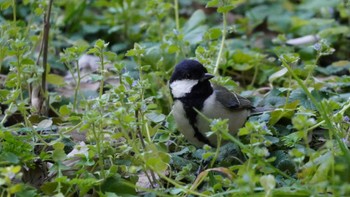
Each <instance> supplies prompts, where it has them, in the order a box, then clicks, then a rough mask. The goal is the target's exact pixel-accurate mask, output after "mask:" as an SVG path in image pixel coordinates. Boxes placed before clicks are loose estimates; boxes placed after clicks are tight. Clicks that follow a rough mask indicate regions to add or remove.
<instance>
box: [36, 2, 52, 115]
mask: <svg viewBox="0 0 350 197" xmlns="http://www.w3.org/2000/svg"><path fill="white" fill-rule="evenodd" d="M52 3H53V0H50V1H49V5H48V8H47V12H46V13H45V16H44V30H43V32H44V33H43V39H42V44H41V47H42V48H41V50H42V54H43V62H42V64H43V70H44V72H43V74H42V76H41V91H40V93H39V94H40V96H39V98H40V99H41V101H40V102H41V103H40V105H39V106H40V108H39V110H40V113H41V114H45V115H47V114H48V106H47V105H46V104H45V103H44V102H45V101H47V83H46V77H47V71H48V68H47V67H48V66H47V55H48V48H49V33H50V16H51V8H52ZM40 54H41V52H40ZM40 54H39V55H40ZM46 103H47V102H46Z"/></svg>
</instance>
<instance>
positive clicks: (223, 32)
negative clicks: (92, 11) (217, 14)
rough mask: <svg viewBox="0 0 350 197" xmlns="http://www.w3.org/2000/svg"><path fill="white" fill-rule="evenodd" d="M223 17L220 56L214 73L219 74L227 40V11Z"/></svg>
mask: <svg viewBox="0 0 350 197" xmlns="http://www.w3.org/2000/svg"><path fill="white" fill-rule="evenodd" d="M222 17H223V19H222V38H221V44H220V49H219V54H218V57H217V59H216V63H215V67H214V75H217V74H218V71H219V66H220V60H221V56H222V51H223V49H224V45H225V40H226V29H227V21H226V13H225V12H224V13H223V14H222Z"/></svg>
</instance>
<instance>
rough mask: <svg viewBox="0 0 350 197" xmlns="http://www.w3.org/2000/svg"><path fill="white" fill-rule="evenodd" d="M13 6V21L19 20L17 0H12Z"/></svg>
mask: <svg viewBox="0 0 350 197" xmlns="http://www.w3.org/2000/svg"><path fill="white" fill-rule="evenodd" d="M12 8H13V22H15V23H16V21H17V11H16V10H17V8H16V0H12Z"/></svg>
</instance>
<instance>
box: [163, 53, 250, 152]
mask: <svg viewBox="0 0 350 197" xmlns="http://www.w3.org/2000/svg"><path fill="white" fill-rule="evenodd" d="M213 77H214V75H212V74H210V73H208V71H207V69H206V68H205V67H204V66H203V65H202V64H201V63H200V62H198V61H197V60H193V59H185V60H183V61H181V62H180V63H178V64H177V65H176V66H175V69H174V71H173V73H172V75H171V77H170V80H169V88H170V93H171V96H172V98H173V107H172V114H173V117H174V119H175V123H176V125H177V129H178V130H179V131H180V132H181V133H182V134H183V135H184V136H185V138H186V139H187V141H189V142H190V143H191V144H193V145H195V146H197V147H202V146H203V145H204V144H207V145H209V146H217V136H216V135H211V136H209V137H208V136H206V132H208V131H210V123H209V121H208V118H209V119H219V118H221V119H228V128H229V131H230V133H231V134H235V133H237V132H238V130H239V128H241V127H243V126H244V124H245V122H246V120H247V118H248V117H249V115H250V114H251V112H252V111H253V110H254V106H253V105H252V103H251V101H250V100H248V99H247V98H244V97H242V96H240V95H238V94H236V93H234V92H230V91H229V90H228V89H227V88H225V87H223V86H220V85H217V84H214V83H211V82H210V79H212V78H213ZM198 112H200V113H198ZM203 115H204V117H203Z"/></svg>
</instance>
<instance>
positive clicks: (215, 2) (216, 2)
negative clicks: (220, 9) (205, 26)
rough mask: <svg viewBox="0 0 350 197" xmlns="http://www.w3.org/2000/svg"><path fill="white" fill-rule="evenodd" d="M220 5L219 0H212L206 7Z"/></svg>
mask: <svg viewBox="0 0 350 197" xmlns="http://www.w3.org/2000/svg"><path fill="white" fill-rule="evenodd" d="M218 5H219V0H211V1H209V2H208V3H207V5H206V7H217V6H218Z"/></svg>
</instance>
